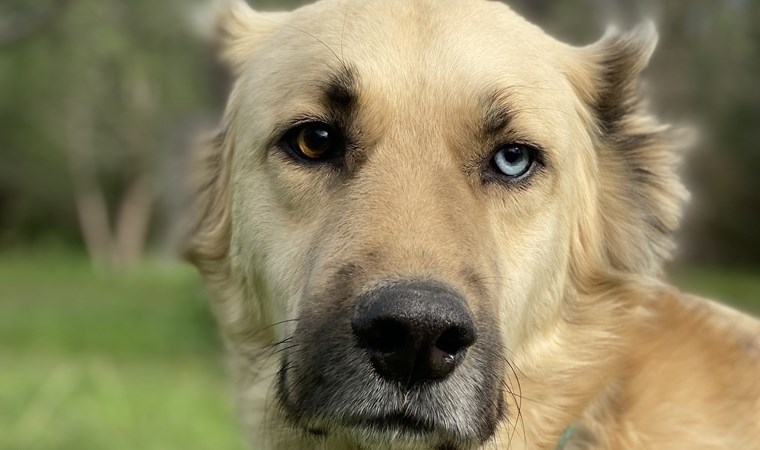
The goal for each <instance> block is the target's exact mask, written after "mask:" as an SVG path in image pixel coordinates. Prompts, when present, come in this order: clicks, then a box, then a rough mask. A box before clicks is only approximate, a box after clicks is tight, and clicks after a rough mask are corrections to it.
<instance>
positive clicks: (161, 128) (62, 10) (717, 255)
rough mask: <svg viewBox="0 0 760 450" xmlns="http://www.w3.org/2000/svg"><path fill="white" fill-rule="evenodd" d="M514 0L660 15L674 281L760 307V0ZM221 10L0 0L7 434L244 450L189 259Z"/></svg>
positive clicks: (1, 286)
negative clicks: (679, 176)
mask: <svg viewBox="0 0 760 450" xmlns="http://www.w3.org/2000/svg"><path fill="white" fill-rule="evenodd" d="M300 3H304V2H298V1H285V0H283V1H274V0H273V1H259V2H255V1H253V4H254V6H256V7H258V8H261V9H287V8H292V7H294V6H297V5H298V4H300ZM510 4H511V5H512V6H513V7H514V8H515V9H516V10H517V11H518V12H520V13H522V14H523V15H525V16H527V17H528V18H530V19H531V20H533V21H534V22H537V23H538V24H540V25H541V26H543V27H544V28H545V29H547V30H548V31H549V32H550V33H551V34H553V35H555V36H557V37H559V38H561V39H563V40H566V41H569V42H572V43H575V44H586V43H590V42H592V41H594V40H596V39H597V38H598V37H599V36H600V35H601V34H602V32H603V31H604V28H605V25H606V24H607V23H610V22H615V23H617V24H619V25H620V26H622V27H627V26H630V25H632V24H634V23H636V22H637V21H638V20H640V19H641V18H642V17H653V18H654V19H655V20H656V21H657V23H658V24H659V29H660V32H661V44H660V47H659V50H658V52H657V53H656V55H655V57H654V60H653V62H652V64H651V66H650V69H649V71H648V72H647V79H648V85H649V89H650V90H651V92H652V94H653V97H654V98H655V99H656V102H655V104H654V107H655V110H656V111H658V113H659V114H660V116H661V117H663V118H664V119H666V120H669V121H672V122H675V123H681V124H686V125H689V126H692V127H694V128H696V129H698V130H699V134H700V140H699V143H698V144H697V145H696V147H695V148H694V149H693V150H692V152H691V154H690V155H689V159H688V164H687V166H686V167H685V168H684V176H685V178H686V179H687V181H688V185H689V187H690V189H691V191H692V192H693V194H694V201H693V202H692V204H691V205H690V207H689V210H688V214H687V220H686V222H685V225H684V229H683V233H682V237H681V253H680V254H679V257H678V259H677V260H676V262H675V263H674V264H673V265H672V267H671V270H670V273H671V277H672V278H673V280H674V281H675V282H676V283H677V284H678V285H680V286H682V287H684V288H687V289H690V290H693V291H697V292H699V293H702V294H705V295H710V296H718V297H720V298H723V299H725V300H726V301H728V302H730V303H732V304H734V305H736V306H738V307H740V308H742V309H745V310H748V311H752V312H755V313H757V312H760V276H759V275H760V230H759V229H758V228H760V176H758V173H760V126H759V125H758V119H759V118H760V85H759V84H758V83H759V82H760V81H759V80H760V29H759V28H758V27H757V24H759V23H760V1H758V0H668V1H667V2H662V1H656V0H638V1H637V0H515V1H512V2H510ZM208 12H209V9H208V8H207V3H205V1H203V0H163V1H158V2H157V1H152V0H130V1H128V2H127V1H122V0H0V449H13V450H23V449H34V450H42V449H72V450H74V449H76V450H87V449H111V450H119V449H133V448H141V449H145V450H150V449H156V450H170V449H183V450H191V449H217V450H226V449H230V450H232V449H242V448H243V447H242V444H241V442H240V438H239V433H238V432H237V431H236V430H235V426H234V420H233V417H232V406H231V404H230V401H229V398H228V395H227V386H226V384H225V377H224V364H223V359H222V357H221V354H220V352H219V342H218V339H217V336H216V331H215V329H214V325H213V321H212V319H211V318H210V316H209V314H208V312H207V308H206V304H205V298H204V294H203V290H202V288H201V285H200V283H199V281H198V279H197V276H196V275H195V273H194V271H193V270H192V268H190V267H188V266H187V265H186V264H183V263H182V262H180V260H179V257H178V256H179V254H180V251H181V244H182V235H183V227H184V226H185V225H186V223H187V215H186V212H187V207H188V202H189V189H188V183H187V180H186V177H185V175H186V174H187V173H188V172H189V169H188V161H189V158H190V156H189V149H190V148H191V146H192V143H193V142H194V140H195V139H196V137H197V136H198V134H199V133H202V132H204V131H207V130H209V129H211V128H213V126H214V124H215V123H216V121H217V119H218V117H219V115H220V113H221V108H222V106H223V101H224V99H225V94H226V92H227V89H228V87H229V85H228V81H229V80H228V79H227V76H226V74H225V72H224V70H223V69H222V68H220V67H219V66H218V65H217V63H216V60H215V58H214V56H213V54H212V52H211V45H210V44H209V42H208V40H207V39H206V38H204V36H205V34H204V33H205V31H204V30H207V26H206V25H204V24H205V23H207V20H208V19H207V13H208Z"/></svg>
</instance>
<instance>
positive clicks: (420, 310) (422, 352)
mask: <svg viewBox="0 0 760 450" xmlns="http://www.w3.org/2000/svg"><path fill="white" fill-rule="evenodd" d="M336 292H341V291H340V289H338V290H335V291H333V292H320V293H314V296H313V297H310V298H307V299H305V300H304V305H305V309H304V310H303V311H302V312H301V316H300V318H299V320H298V322H297V325H296V328H295V330H294V333H293V338H292V341H289V343H290V345H289V347H290V350H289V351H287V352H285V353H284V354H283V358H282V370H281V371H280V374H279V379H278V383H277V394H278V398H279V400H280V404H281V405H282V407H283V410H284V412H285V413H286V415H287V416H288V418H289V419H290V420H291V423H293V424H294V425H295V426H296V427H298V428H301V429H303V430H308V431H311V432H312V434H315V435H320V436H324V435H327V436H329V435H333V434H335V435H340V436H344V437H348V438H349V439H351V440H356V441H357V442H361V443H363V444H367V445H368V446H369V447H372V442H375V443H382V442H385V443H386V444H388V443H391V444H393V443H400V442H407V443H411V442H416V443H417V444H415V445H417V446H419V445H422V446H423V447H425V446H430V447H435V448H439V447H441V446H443V447H446V448H471V447H472V446H473V445H477V444H480V443H482V442H484V441H486V440H488V439H489V438H490V437H491V436H492V435H493V433H494V431H495V428H496V426H497V424H498V423H499V421H500V420H501V419H502V417H503V416H504V414H505V404H504V400H503V395H502V388H503V379H502V375H503V373H504V359H503V356H502V355H501V351H500V349H501V345H500V341H499V332H498V324H497V323H496V320H495V319H494V318H493V317H488V316H484V317H481V318H480V319H479V320H478V318H477V317H476V316H474V315H473V314H472V313H471V312H470V309H469V308H468V305H467V302H466V300H465V298H464V297H463V296H462V295H460V294H459V293H458V292H457V291H455V290H454V289H452V288H450V287H449V286H448V285H446V284H443V283H440V282H435V281H419V280H400V281H399V280H397V281H392V282H385V283H382V284H379V285H375V287H373V288H372V289H370V290H365V291H364V292H363V293H360V294H359V295H356V296H355V295H351V294H349V293H347V294H345V297H343V298H341V297H339V296H338V297H336V296H335V293H336ZM418 444H419V445H418Z"/></svg>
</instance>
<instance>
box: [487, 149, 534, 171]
mask: <svg viewBox="0 0 760 450" xmlns="http://www.w3.org/2000/svg"><path fill="white" fill-rule="evenodd" d="M534 159H535V152H534V150H533V149H532V148H530V147H529V146H527V145H522V144H509V145H505V146H504V147H502V148H500V149H499V151H498V152H496V154H495V155H494V156H493V159H492V160H491V164H492V165H493V167H494V169H495V170H496V171H498V172H499V173H500V174H502V175H504V176H506V177H508V178H518V177H521V176H523V175H525V174H526V173H527V172H528V171H529V170H530V168H531V166H533V161H534Z"/></svg>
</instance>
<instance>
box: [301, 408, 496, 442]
mask: <svg viewBox="0 0 760 450" xmlns="http://www.w3.org/2000/svg"><path fill="white" fill-rule="evenodd" d="M309 422H310V424H309V425H308V426H305V427H302V428H303V430H304V431H305V432H306V433H307V434H308V435H309V436H311V437H312V438H314V439H317V440H330V439H337V440H339V441H348V442H351V443H352V444H354V445H355V446H356V447H357V448H393V449H400V450H403V449H423V448H424V449H441V450H443V449H446V450H453V449H470V448H474V447H476V446H477V445H479V444H480V443H482V442H483V437H476V436H463V435H461V434H458V433H456V432H451V431H450V430H446V429H445V428H443V427H442V426H441V425H440V424H437V423H436V422H435V421H433V420H430V419H428V418H425V417H415V416H411V415H408V414H405V413H400V412H399V413H390V414H386V415H382V416H367V417H362V416H356V417H348V418H342V419H340V420H338V419H336V418H332V419H327V418H323V419H319V420H311V421H309Z"/></svg>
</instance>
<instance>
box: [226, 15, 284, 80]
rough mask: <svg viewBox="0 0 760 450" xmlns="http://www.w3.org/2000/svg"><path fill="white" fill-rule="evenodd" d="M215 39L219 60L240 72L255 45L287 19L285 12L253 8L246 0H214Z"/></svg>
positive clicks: (233, 71) (238, 73) (234, 70)
mask: <svg viewBox="0 0 760 450" xmlns="http://www.w3.org/2000/svg"><path fill="white" fill-rule="evenodd" d="M216 8H217V9H216V41H217V45H218V46H219V49H220V50H219V52H220V56H221V59H222V61H223V62H224V63H225V64H226V65H227V67H229V68H230V70H231V71H232V73H233V74H234V75H240V73H241V72H242V71H243V68H244V67H245V65H246V64H247V63H248V61H250V59H251V55H252V53H253V52H254V51H255V49H256V47H257V45H258V44H259V43H260V42H261V41H262V40H264V39H265V38H266V37H267V36H269V35H270V34H271V33H272V32H273V31H274V30H275V29H276V28H278V27H279V26H281V25H282V24H283V22H284V21H285V20H286V18H287V16H288V13H273V12H267V13H263V12H258V11H254V10H253V9H252V8H251V7H250V6H248V4H247V3H246V2H245V0H217V4H216Z"/></svg>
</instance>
